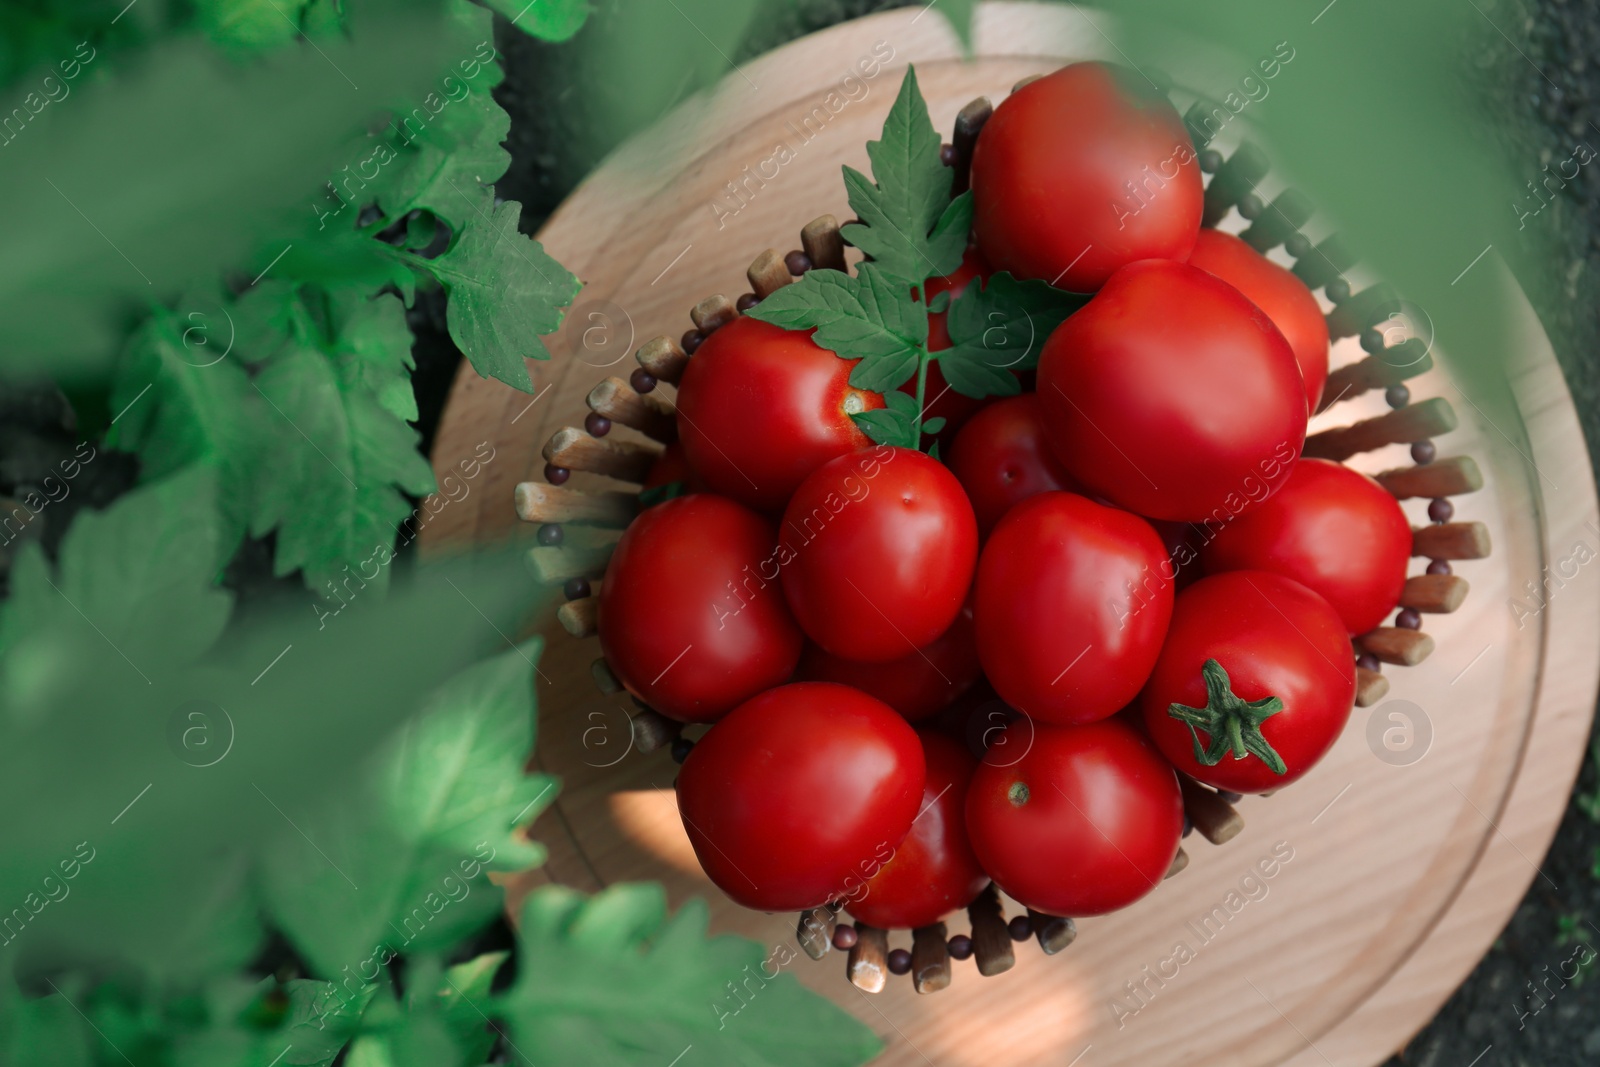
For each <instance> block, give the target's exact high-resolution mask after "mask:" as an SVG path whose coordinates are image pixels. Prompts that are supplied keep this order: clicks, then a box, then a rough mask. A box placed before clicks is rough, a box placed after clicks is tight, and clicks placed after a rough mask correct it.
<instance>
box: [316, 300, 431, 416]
mask: <svg viewBox="0 0 1600 1067" xmlns="http://www.w3.org/2000/svg"><path fill="white" fill-rule="evenodd" d="M332 303H333V308H332V311H333V325H334V330H335V332H336V336H337V337H338V341H337V342H336V345H337V349H336V350H337V352H338V356H339V358H340V359H341V360H342V362H343V365H344V368H345V371H346V377H347V379H348V381H349V383H350V386H351V388H357V387H364V388H366V389H367V390H368V391H370V392H371V393H372V395H373V396H375V397H376V398H377V400H378V403H379V404H380V405H381V406H382V407H383V409H384V410H385V411H387V412H389V414H391V415H393V416H394V417H395V418H397V419H403V420H405V421H406V422H416V421H417V394H416V390H415V389H413V388H412V386H411V372H412V371H413V370H415V369H416V365H417V364H416V361H415V360H414V359H413V358H412V355H411V342H412V337H411V330H410V328H409V327H408V326H406V314H405V308H403V307H401V306H400V304H399V303H398V302H396V301H394V300H391V299H389V298H388V297H386V296H375V297H372V298H370V299H368V298H365V297H361V296H357V295H355V294H354V293H352V292H350V291H348V290H342V291H340V292H338V293H336V294H335V295H334V297H333V298H332Z"/></svg>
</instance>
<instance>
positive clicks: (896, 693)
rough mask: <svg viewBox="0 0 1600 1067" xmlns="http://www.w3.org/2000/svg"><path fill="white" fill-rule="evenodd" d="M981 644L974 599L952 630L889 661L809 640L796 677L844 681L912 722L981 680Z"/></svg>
mask: <svg viewBox="0 0 1600 1067" xmlns="http://www.w3.org/2000/svg"><path fill="white" fill-rule="evenodd" d="M979 673H980V670H979V667H978V646H977V644H976V643H975V641H974V638H973V632H972V607H971V604H970V602H969V603H968V605H967V606H966V607H963V608H962V609H961V613H960V614H958V615H957V616H956V621H955V622H953V623H951V624H950V629H948V630H946V631H945V632H944V633H942V634H940V635H939V636H938V637H937V638H936V639H935V640H934V641H933V643H932V644H929V645H925V646H924V647H922V648H919V649H918V650H917V651H915V652H913V653H911V654H910V655H908V656H902V657H900V658H899V659H896V660H890V661H889V662H888V663H860V662H858V661H856V660H849V659H843V658H842V657H839V656H835V655H834V654H833V653H831V652H828V651H825V650H824V649H822V648H819V647H818V646H816V645H814V644H811V643H810V642H807V643H806V647H805V651H803V652H802V653H800V667H799V670H798V671H796V673H795V677H796V678H797V679H799V680H801V681H812V682H838V683H839V684H840V685H848V686H851V687H852V688H855V689H859V690H861V691H862V692H863V693H866V694H867V695H868V696H874V697H877V698H878V699H879V700H881V701H883V702H884V703H885V704H887V705H889V706H890V707H891V708H893V709H894V710H895V711H898V712H899V713H900V714H902V715H904V716H905V717H906V718H907V719H908V720H910V721H911V722H916V721H917V720H918V719H925V718H927V717H928V716H929V715H932V714H934V713H935V712H937V711H938V710H939V709H941V708H943V707H945V706H947V705H948V704H949V703H950V702H951V701H952V700H954V699H956V697H959V696H960V695H961V694H962V693H965V692H966V691H967V690H968V689H969V688H971V686H972V683H973V682H976V681H977V680H978V675H979Z"/></svg>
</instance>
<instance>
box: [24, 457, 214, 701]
mask: <svg viewBox="0 0 1600 1067" xmlns="http://www.w3.org/2000/svg"><path fill="white" fill-rule="evenodd" d="M216 492H217V490H216V473H215V471H213V470H211V469H209V468H206V467H195V468H192V469H190V470H187V471H185V472H183V473H182V474H178V475H174V476H173V477H170V478H168V479H166V480H164V481H161V482H158V483H156V484H153V485H151V486H149V487H148V488H146V489H145V490H144V491H142V492H137V493H130V494H129V495H127V496H124V497H122V498H121V499H120V500H118V501H117V502H116V503H114V504H112V505H111V507H109V508H107V509H106V510H105V511H103V512H85V513H84V514H81V515H79V516H78V519H77V521H76V522H74V523H73V524H72V528H71V529H70V530H69V531H68V532H67V536H66V538H65V540H64V541H63V542H62V544H61V557H60V562H59V563H58V564H57V565H56V566H52V565H51V564H50V562H49V561H48V560H46V559H45V556H44V552H43V550H42V549H40V547H39V545H38V544H37V543H34V542H30V543H27V544H24V545H23V547H22V549H21V550H20V551H19V552H18V554H17V560H16V563H15V565H14V566H13V567H12V570H11V595H10V597H9V598H7V599H6V600H5V601H4V602H3V603H0V693H3V694H5V695H6V696H7V697H9V698H10V699H9V700H8V701H7V702H6V706H7V708H8V710H9V711H10V712H11V717H12V718H13V719H15V720H18V721H27V720H30V719H33V718H34V717H35V716H36V715H38V714H42V709H43V708H44V707H46V706H48V702H49V700H50V698H51V696H52V695H53V694H56V693H59V692H61V691H63V690H65V689H67V688H69V687H70V686H71V684H72V677H73V676H74V675H76V674H77V673H78V672H80V671H81V670H82V664H83V663H84V662H86V661H87V662H96V663H101V664H103V665H104V666H103V670H104V671H105V672H107V673H108V674H109V675H111V676H113V677H115V678H116V680H117V681H118V682H119V683H120V684H122V685H131V686H140V687H143V686H149V685H151V684H153V683H152V681H151V677H150V674H151V672H154V673H157V674H159V673H160V672H162V671H163V670H168V669H171V668H175V667H181V666H183V665H185V664H188V663H190V662H192V661H193V660H194V659H195V658H196V657H198V656H199V655H200V654H201V653H203V652H205V651H206V649H207V648H209V647H210V646H211V644H212V643H213V642H214V641H216V639H217V637H218V635H220V634H221V633H222V628H223V626H224V624H225V623H226V622H227V619H228V613H229V611H230V609H231V606H232V600H233V598H232V596H231V595H230V594H228V593H227V592H225V591H224V590H221V589H218V588H217V587H216V576H217V568H218V567H219V565H220V563H221V560H220V558H219V551H218V548H219V546H218V534H217V528H216V523H215V515H216ZM25 709H26V710H25Z"/></svg>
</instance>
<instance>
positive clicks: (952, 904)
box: [845, 733, 989, 930]
mask: <svg viewBox="0 0 1600 1067" xmlns="http://www.w3.org/2000/svg"><path fill="white" fill-rule="evenodd" d="M917 736H918V737H920V738H922V755H923V758H924V759H925V760H926V761H927V771H928V777H927V781H926V783H925V784H924V785H923V787H922V804H921V807H919V808H918V815H917V817H916V818H915V819H914V820H913V821H912V823H911V832H910V833H908V834H906V837H905V840H904V841H902V842H900V845H899V847H898V848H896V849H895V850H894V856H893V858H892V859H890V860H889V861H888V862H887V863H885V864H884V865H883V866H882V867H880V868H879V869H878V872H877V873H876V874H874V875H873V876H872V877H871V878H869V879H867V881H866V882H865V883H864V884H863V885H862V886H861V888H860V890H859V895H858V896H847V897H846V901H845V908H846V910H847V911H849V912H850V914H851V915H853V916H854V917H855V918H856V920H857V921H859V922H864V923H866V924H867V925H869V926H876V927H879V928H880V929H884V930H903V929H912V930H914V929H916V928H917V927H919V926H928V925H930V924H932V923H936V922H938V921H939V920H940V919H942V918H944V917H945V916H946V915H948V914H950V913H951V912H952V911H955V910H956V909H957V908H964V907H966V906H967V905H968V904H971V903H972V901H973V898H975V897H976V896H977V895H978V894H979V893H981V892H983V887H984V886H986V885H988V884H989V876H988V875H987V874H985V873H984V872H983V868H982V867H980V866H978V857H976V856H974V855H973V854H972V845H971V844H969V843H968V842H967V820H966V806H967V783H968V782H970V781H971V780H972V772H973V770H974V769H975V768H976V767H977V765H978V761H977V760H975V759H973V758H972V757H971V756H970V755H968V754H967V750H966V749H965V748H963V747H962V746H960V745H958V744H956V743H955V742H954V741H952V740H950V739H949V738H948V737H944V736H941V735H939V734H932V733H919V734H918V735H917Z"/></svg>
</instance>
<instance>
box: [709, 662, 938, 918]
mask: <svg viewBox="0 0 1600 1067" xmlns="http://www.w3.org/2000/svg"><path fill="white" fill-rule="evenodd" d="M925 778H926V772H925V770H924V767H923V757H922V743H921V741H919V740H918V738H917V733H916V731H915V730H913V729H912V728H911V726H910V725H909V724H908V723H907V722H906V721H905V720H904V719H902V718H901V717H900V716H898V715H896V714H895V713H894V711H893V709H891V708H890V707H889V706H888V705H887V704H884V703H883V702H882V701H879V700H874V699H873V698H872V697H869V696H867V695H866V694H865V693H859V692H857V691H856V690H854V689H850V688H848V687H846V686H842V685H830V684H828V683H826V682H799V683H796V684H794V685H785V686H780V687H779V688H777V689H770V690H768V691H767V692H765V693H762V694H761V695H760V696H757V697H754V698H753V699H751V700H748V701H746V702H745V703H743V704H741V705H739V706H738V707H737V708H735V709H734V710H733V711H732V712H730V713H729V714H728V715H727V717H726V718H724V719H723V720H722V721H721V722H719V723H717V724H716V726H714V727H713V728H712V729H711V730H710V731H708V732H707V733H706V735H705V737H704V738H702V739H701V740H700V742H699V743H698V744H696V745H695V746H694V748H693V750H691V751H690V753H689V758H688V759H687V760H685V761H684V764H683V770H682V772H681V773H680V774H679V775H678V812H679V813H680V814H681V815H682V816H683V827H684V829H685V830H686V831H687V832H688V834H689V841H690V843H691V844H693V845H694V851H695V855H696V856H698V857H700V866H701V867H703V868H705V872H706V874H707V875H708V876H709V877H710V878H711V880H712V881H713V882H715V883H716V884H717V886H718V888H720V889H721V890H722V891H723V892H724V893H727V894H728V896H730V897H732V898H733V899H734V900H735V901H737V902H738V903H740V904H743V905H744V906H745V907H747V908H760V909H762V910H765V911H794V910H796V909H799V908H814V907H816V906H817V905H819V904H826V903H827V902H828V901H830V900H836V899H838V898H840V897H843V896H845V895H847V894H849V893H851V892H854V891H858V890H856V886H858V885H859V884H860V883H862V882H864V881H865V880H866V879H868V878H871V877H872V876H873V875H874V874H875V873H876V872H877V869H878V866H879V865H880V864H882V863H883V862H885V861H886V860H888V858H889V857H890V856H891V855H893V850H894V848H895V846H897V845H899V844H900V842H901V841H902V840H904V838H905V836H906V832H907V831H908V830H910V829H911V821H912V819H914V818H916V815H917V811H918V810H919V808H920V806H921V802H922V789H923V782H924V780H925Z"/></svg>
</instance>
